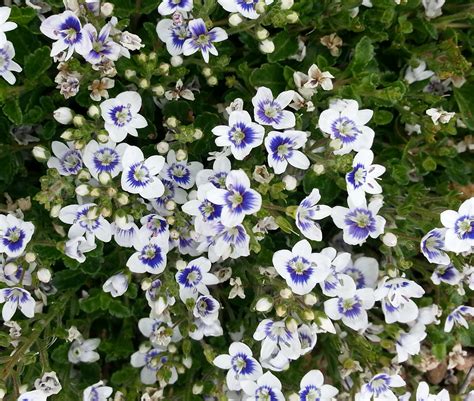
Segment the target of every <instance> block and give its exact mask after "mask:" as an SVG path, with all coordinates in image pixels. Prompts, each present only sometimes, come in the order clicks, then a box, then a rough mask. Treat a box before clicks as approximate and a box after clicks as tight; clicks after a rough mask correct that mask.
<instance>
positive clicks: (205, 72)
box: [202, 67, 212, 78]
mask: <svg viewBox="0 0 474 401" xmlns="http://www.w3.org/2000/svg"><path fill="white" fill-rule="evenodd" d="M202 75H204V76H205V77H206V78H209V77H210V76H211V75H212V70H211V69H210V68H209V67H204V68H203V69H202Z"/></svg>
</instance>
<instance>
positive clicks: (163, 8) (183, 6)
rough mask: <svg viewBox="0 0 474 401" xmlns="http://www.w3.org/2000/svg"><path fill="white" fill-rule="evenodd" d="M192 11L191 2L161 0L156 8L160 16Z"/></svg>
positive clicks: (184, 0) (188, 0)
mask: <svg viewBox="0 0 474 401" xmlns="http://www.w3.org/2000/svg"><path fill="white" fill-rule="evenodd" d="M192 9H193V0H163V1H162V2H161V4H160V5H159V6H158V12H159V13H160V14H161V15H171V14H174V13H175V12H181V13H182V12H187V11H191V10H192Z"/></svg>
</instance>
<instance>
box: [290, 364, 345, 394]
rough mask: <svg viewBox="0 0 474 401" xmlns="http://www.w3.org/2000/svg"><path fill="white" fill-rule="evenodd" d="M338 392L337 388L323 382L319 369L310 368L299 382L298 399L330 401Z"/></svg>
mask: <svg viewBox="0 0 474 401" xmlns="http://www.w3.org/2000/svg"><path fill="white" fill-rule="evenodd" d="M337 393H339V391H338V390H337V388H335V387H333V386H331V385H330V384H324V376H323V374H322V373H321V371H319V370H310V371H309V372H308V373H306V374H305V375H304V376H303V378H302V379H301V382H300V391H299V393H298V395H299V399H300V401H313V400H318V401H331V400H333V399H334V397H335V396H336V395H337Z"/></svg>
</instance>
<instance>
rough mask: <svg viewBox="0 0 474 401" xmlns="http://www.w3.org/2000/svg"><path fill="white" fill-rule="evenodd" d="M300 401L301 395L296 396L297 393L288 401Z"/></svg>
mask: <svg viewBox="0 0 474 401" xmlns="http://www.w3.org/2000/svg"><path fill="white" fill-rule="evenodd" d="M299 400H300V396H299V394H296V393H292V394H290V396H289V397H288V401H299Z"/></svg>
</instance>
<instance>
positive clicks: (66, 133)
mask: <svg viewBox="0 0 474 401" xmlns="http://www.w3.org/2000/svg"><path fill="white" fill-rule="evenodd" d="M61 138H62V139H64V140H65V141H70V140H71V139H72V132H71V131H69V130H66V131H64V132H63V133H62V134H61Z"/></svg>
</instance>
